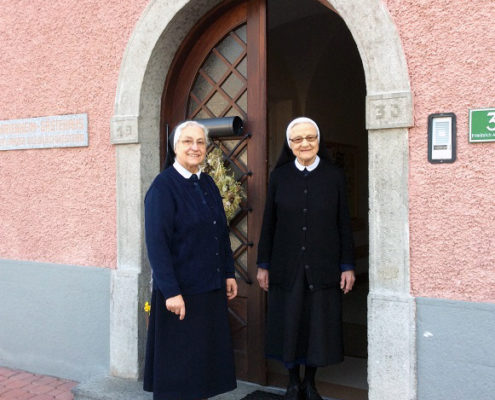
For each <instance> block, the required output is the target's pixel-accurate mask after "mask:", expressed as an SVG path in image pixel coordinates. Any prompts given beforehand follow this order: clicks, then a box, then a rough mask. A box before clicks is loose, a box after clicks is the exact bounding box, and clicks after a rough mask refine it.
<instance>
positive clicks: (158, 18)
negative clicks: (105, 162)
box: [110, 0, 417, 400]
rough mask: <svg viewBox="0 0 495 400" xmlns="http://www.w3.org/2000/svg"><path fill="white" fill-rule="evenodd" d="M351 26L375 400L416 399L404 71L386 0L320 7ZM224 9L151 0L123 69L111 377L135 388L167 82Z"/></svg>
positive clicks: (116, 125) (116, 131)
mask: <svg viewBox="0 0 495 400" xmlns="http://www.w3.org/2000/svg"><path fill="white" fill-rule="evenodd" d="M319 1H320V2H322V3H324V4H325V5H328V6H329V8H332V9H333V10H335V11H336V12H337V13H338V14H339V15H340V16H341V17H342V18H343V19H344V21H345V23H346V24H347V26H348V28H349V30H350V32H351V34H352V36H353V38H354V41H355V42H356V45H357V47H358V50H359V52H360V55H361V60H362V62H363V67H364V71H365V78H366V89H367V95H366V128H367V129H368V153H369V210H370V211H369V244H370V275H369V278H370V292H369V295H368V383H369V399H373V400H388V399H390V400H402V399H403V400H406V399H407V400H411V399H415V398H416V386H417V385H416V359H417V357H416V349H415V339H416V329H415V326H416V315H415V311H416V309H415V300H414V298H413V297H412V296H411V295H410V282H409V277H410V274H409V220H408V216H409V210H408V127H410V126H412V125H413V108H412V95H411V89H410V84H409V74H408V71H407V64H406V59H405V55H404V51H403V49H402V45H401V41H400V37H399V34H398V32H397V29H396V27H395V24H394V23H393V21H392V18H391V17H390V15H389V14H388V11H387V10H386V7H385V5H384V3H383V2H382V0H366V1H363V0H319ZM218 3H220V1H219V0H189V1H188V0H173V1H172V0H151V1H150V3H149V4H148V6H147V7H146V9H145V10H144V12H143V14H142V16H141V18H140V20H139V21H138V23H137V25H136V27H135V29H134V31H133V33H132V36H131V38H130V39H129V42H128V45H127V48H126V50H125V53H124V57H123V60H122V65H121V68H120V74H119V80H118V85H117V93H116V98H115V109H114V116H113V118H112V123H111V142H112V143H113V144H115V145H116V156H117V243H118V248H117V252H118V256H117V269H116V270H113V271H112V283H111V307H110V313H111V315H110V373H111V374H112V375H113V376H117V377H122V378H129V379H138V378H140V373H141V366H142V364H143V358H144V341H145V334H146V332H145V330H146V324H145V320H144V312H143V311H142V309H143V304H144V302H145V301H146V300H147V299H146V297H147V296H148V288H149V280H150V274H149V267H148V262H147V257H146V249H145V244H144V227H143V221H144V209H143V198H144V194H145V192H146V189H147V188H148V186H149V184H150V183H151V180H152V179H153V178H154V176H155V175H156V174H157V173H158V172H159V165H160V161H159V160H160V129H159V124H160V107H161V104H160V102H161V96H162V90H163V87H164V82H165V78H166V76H167V73H168V69H169V67H170V64H171V62H172V58H173V56H174V54H175V53H176V51H177V50H178V48H179V46H180V44H181V42H182V40H183V39H184V38H185V36H186V34H187V33H188V32H189V31H190V29H191V28H192V27H193V26H194V24H195V23H196V22H197V21H198V20H199V19H200V18H201V17H202V16H203V15H204V14H206V12H208V11H209V10H210V9H211V8H212V7H214V6H215V5H217V4H218Z"/></svg>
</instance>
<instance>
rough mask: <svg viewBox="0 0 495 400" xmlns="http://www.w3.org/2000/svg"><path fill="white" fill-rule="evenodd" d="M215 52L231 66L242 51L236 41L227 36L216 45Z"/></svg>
mask: <svg viewBox="0 0 495 400" xmlns="http://www.w3.org/2000/svg"><path fill="white" fill-rule="evenodd" d="M217 50H218V51H219V52H220V53H221V54H222V55H223V56H224V57H225V58H226V59H227V60H228V61H229V62H230V63H231V64H233V63H234V62H235V61H236V60H237V59H238V58H239V56H240V55H241V54H242V52H243V50H244V49H243V47H242V46H241V45H240V44H239V42H238V41H237V40H235V39H234V38H233V37H232V36H230V35H229V36H227V37H226V38H225V39H224V40H223V41H222V42H221V43H220V44H219V45H218V47H217Z"/></svg>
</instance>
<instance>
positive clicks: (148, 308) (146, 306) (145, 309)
mask: <svg viewBox="0 0 495 400" xmlns="http://www.w3.org/2000/svg"><path fill="white" fill-rule="evenodd" d="M144 311H145V312H147V313H148V314H149V313H150V312H151V304H150V303H148V302H146V303H144Z"/></svg>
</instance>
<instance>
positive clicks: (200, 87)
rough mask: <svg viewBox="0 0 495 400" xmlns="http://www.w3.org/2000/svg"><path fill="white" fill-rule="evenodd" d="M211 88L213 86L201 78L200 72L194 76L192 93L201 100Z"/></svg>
mask: <svg viewBox="0 0 495 400" xmlns="http://www.w3.org/2000/svg"><path fill="white" fill-rule="evenodd" d="M212 90H213V86H211V85H210V84H209V82H208V81H207V80H206V79H205V78H203V77H202V76H201V75H200V74H198V77H197V78H196V82H194V85H193V88H192V92H193V93H194V95H195V96H196V97H197V98H198V99H199V100H201V101H203V100H204V99H205V97H206V96H207V95H208V94H209V93H210V92H211V91H212Z"/></svg>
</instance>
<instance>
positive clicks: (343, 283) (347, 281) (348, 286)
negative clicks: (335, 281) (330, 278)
mask: <svg viewBox="0 0 495 400" xmlns="http://www.w3.org/2000/svg"><path fill="white" fill-rule="evenodd" d="M354 282H356V275H354V271H344V272H342V274H341V275H340V288H341V289H342V290H343V291H344V294H347V293H349V292H350V291H351V290H352V287H353V286H354Z"/></svg>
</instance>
